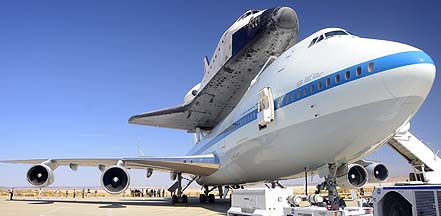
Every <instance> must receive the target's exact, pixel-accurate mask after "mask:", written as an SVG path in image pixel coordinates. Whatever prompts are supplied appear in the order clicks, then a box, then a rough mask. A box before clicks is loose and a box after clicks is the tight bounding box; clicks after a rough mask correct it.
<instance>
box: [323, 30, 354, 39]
mask: <svg viewBox="0 0 441 216" xmlns="http://www.w3.org/2000/svg"><path fill="white" fill-rule="evenodd" d="M337 35H349V34H348V33H346V32H344V31H340V30H339V31H332V32H327V33H325V36H326V38H330V37H334V36H337Z"/></svg>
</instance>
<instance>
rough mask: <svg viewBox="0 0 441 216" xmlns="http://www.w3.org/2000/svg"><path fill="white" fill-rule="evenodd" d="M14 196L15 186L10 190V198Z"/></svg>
mask: <svg viewBox="0 0 441 216" xmlns="http://www.w3.org/2000/svg"><path fill="white" fill-rule="evenodd" d="M13 198H14V188H11V189H10V190H9V200H12V199H13Z"/></svg>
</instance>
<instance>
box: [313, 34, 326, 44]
mask: <svg viewBox="0 0 441 216" xmlns="http://www.w3.org/2000/svg"><path fill="white" fill-rule="evenodd" d="M323 39H325V38H324V37H323V35H320V37H319V38H318V40H317V41H316V42H315V43H318V42H320V41H321V40H323Z"/></svg>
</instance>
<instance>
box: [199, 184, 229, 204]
mask: <svg viewBox="0 0 441 216" xmlns="http://www.w3.org/2000/svg"><path fill="white" fill-rule="evenodd" d="M216 188H217V190H218V191H219V198H220V199H225V197H226V196H227V194H228V191H230V187H229V186H225V187H222V186H212V187H211V188H209V187H208V186H204V193H203V194H200V195H199V202H200V203H206V202H207V201H208V203H214V202H215V201H216V198H215V196H214V194H210V192H211V191H213V190H214V189H216Z"/></svg>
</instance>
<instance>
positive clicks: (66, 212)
mask: <svg viewBox="0 0 441 216" xmlns="http://www.w3.org/2000/svg"><path fill="white" fill-rule="evenodd" d="M216 201H217V203H213V204H208V203H206V204H200V203H199V200H198V199H197V198H191V199H189V204H188V205H179V206H170V199H169V198H149V199H129V198H127V199H104V200H97V199H84V200H69V199H43V200H35V199H29V200H24V199H19V200H13V201H8V200H6V198H4V197H2V198H1V200H0V215H2V216H36V215H38V216H52V215H54V216H55V215H57V216H71V215H72V216H74V215H75V216H76V215H90V216H99V215H105V216H114V215H125V216H136V215H143V216H145V215H149V216H150V215H196V216H197V215H201V216H202V215H204V216H205V215H225V214H226V212H227V210H228V208H229V207H230V204H229V200H228V201H219V200H216Z"/></svg>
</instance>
